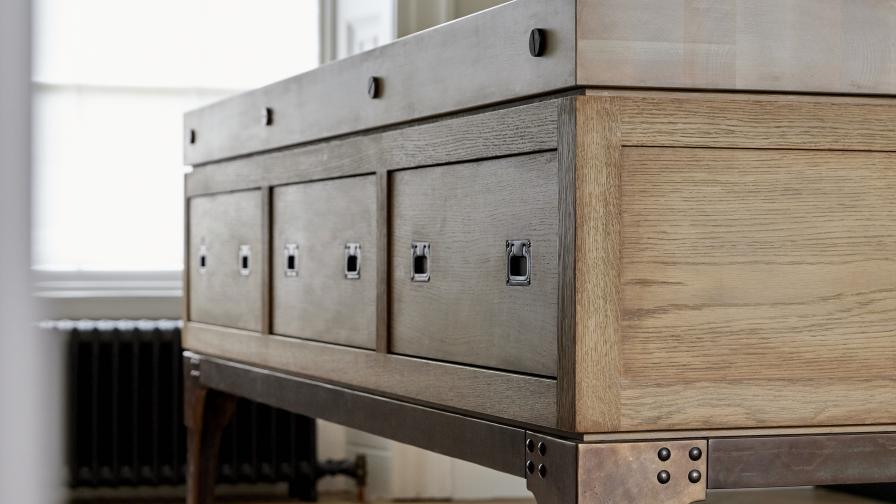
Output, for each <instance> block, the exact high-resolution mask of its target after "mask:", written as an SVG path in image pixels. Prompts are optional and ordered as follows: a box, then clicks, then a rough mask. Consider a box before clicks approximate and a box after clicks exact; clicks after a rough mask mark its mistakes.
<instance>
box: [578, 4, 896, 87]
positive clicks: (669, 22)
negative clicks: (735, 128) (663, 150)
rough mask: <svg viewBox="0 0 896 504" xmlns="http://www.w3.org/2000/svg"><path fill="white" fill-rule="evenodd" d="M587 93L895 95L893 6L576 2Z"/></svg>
mask: <svg viewBox="0 0 896 504" xmlns="http://www.w3.org/2000/svg"><path fill="white" fill-rule="evenodd" d="M576 5H577V22H576V25H577V38H578V42H577V51H576V67H577V68H576V81H577V83H578V84H579V85H584V86H623V87H655V88H691V89H727V90H762V91H795V92H823V93H863V94H891V95H892V94H896V3H894V2H893V1H892V0H821V1H819V0H788V1H781V0H752V1H743V0H740V1H739V0H712V1H693V2H684V1H667V0H578V1H577V2H576Z"/></svg>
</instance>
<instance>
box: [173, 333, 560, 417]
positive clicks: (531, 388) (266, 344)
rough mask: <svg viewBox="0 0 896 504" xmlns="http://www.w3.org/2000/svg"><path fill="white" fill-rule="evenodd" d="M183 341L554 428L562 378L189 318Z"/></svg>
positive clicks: (220, 353) (394, 394) (380, 391)
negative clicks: (431, 359) (474, 365)
mask: <svg viewBox="0 0 896 504" xmlns="http://www.w3.org/2000/svg"><path fill="white" fill-rule="evenodd" d="M183 346H184V348H188V349H193V350H199V351H201V352H203V353H204V354H206V355H211V356H216V357H221V358H225V359H231V360H235V361H242V362H249V363H251V364H254V365H257V366H262V367H266V368H269V369H274V370H280V371H285V372H288V373H292V374H296V375H299V376H303V377H308V378H313V379H316V380H320V381H323V382H329V383H336V384H340V385H344V386H348V387H352V388H355V389H358V390H362V391H369V392H371V393H375V394H377V395H382V396H386V397H391V398H395V399H401V400H406V401H410V402H413V403H417V404H423V405H434V406H437V407H438V408H439V409H448V410H452V411H457V412H462V413H468V414H473V415H475V416H477V417H479V418H486V419H503V420H504V421H505V422H506V423H510V424H512V425H518V426H523V427H525V426H536V427H540V428H551V427H553V426H554V425H556V422H557V416H556V411H557V404H556V392H557V390H556V389H557V381H556V380H553V379H548V378H538V377H531V376H524V375H519V374H513V373H505V372H499V371H489V370H484V369H476V368H470V367H465V366H458V365H453V364H445V363H439V362H432V361H427V360H423V359H414V358H409V357H402V356H398V355H387V354H382V353H379V352H374V351H370V350H362V349H357V348H351V347H346V346H339V345H332V344H327V343H320V342H316V341H305V340H300V339H296V338H288V337H283V336H268V335H261V334H258V333H253V332H249V331H242V330H237V329H228V328H224V327H218V326H213V325H208V324H200V323H195V322H189V323H186V324H185V325H184V334H183Z"/></svg>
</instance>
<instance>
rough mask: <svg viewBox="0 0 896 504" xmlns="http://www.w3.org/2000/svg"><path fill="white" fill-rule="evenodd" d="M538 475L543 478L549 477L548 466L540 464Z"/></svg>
mask: <svg viewBox="0 0 896 504" xmlns="http://www.w3.org/2000/svg"><path fill="white" fill-rule="evenodd" d="M538 475H539V476H541V477H542V478H545V477H547V475H548V468H547V466H545V465H544V464H538Z"/></svg>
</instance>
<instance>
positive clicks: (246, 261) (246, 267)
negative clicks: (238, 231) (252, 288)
mask: <svg viewBox="0 0 896 504" xmlns="http://www.w3.org/2000/svg"><path fill="white" fill-rule="evenodd" d="M239 260H240V275H241V276H249V274H250V273H252V247H250V246H249V245H240V254H239Z"/></svg>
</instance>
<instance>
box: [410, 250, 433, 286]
mask: <svg viewBox="0 0 896 504" xmlns="http://www.w3.org/2000/svg"><path fill="white" fill-rule="evenodd" d="M429 252H430V246H429V242H411V281H413V282H428V281H429V278H430V277H429Z"/></svg>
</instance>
